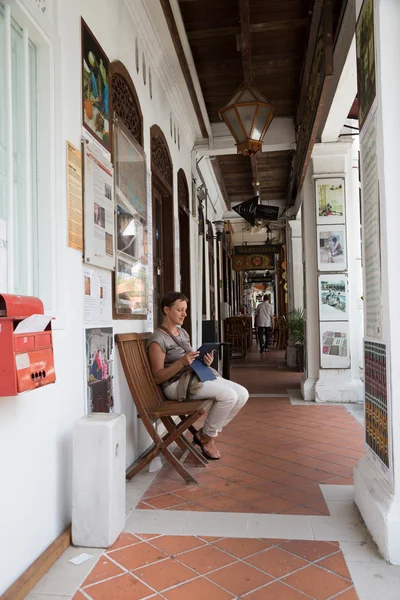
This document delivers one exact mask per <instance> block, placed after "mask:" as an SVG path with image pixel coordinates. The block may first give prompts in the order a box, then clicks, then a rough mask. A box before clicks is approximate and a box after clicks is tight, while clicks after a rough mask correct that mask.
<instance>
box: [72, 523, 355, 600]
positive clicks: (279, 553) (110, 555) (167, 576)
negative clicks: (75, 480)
mask: <svg viewBox="0 0 400 600" xmlns="http://www.w3.org/2000/svg"><path fill="white" fill-rule="evenodd" d="M84 598H86V599H89V598H90V599H91V600H112V599H118V600H136V599H137V600H139V599H142V598H164V599H165V600H203V599H207V600H233V599H234V598H246V599H248V600H306V599H307V598H308V599H310V598H312V599H314V600H328V599H333V598H335V599H337V600H357V598H358V597H357V594H356V593H355V591H354V587H353V584H352V581H351V577H350V574H349V571H348V569H347V566H346V563H345V561H344V558H343V555H342V553H341V551H340V549H339V544H338V543H337V542H315V541H298V540H292V541H291V540H269V539H238V538H212V537H211V538H209V537H194V536H162V535H161V536H154V535H153V536H152V535H139V536H135V535H132V534H122V535H121V536H120V537H119V539H118V541H117V542H116V543H115V544H114V546H112V547H111V548H110V549H109V550H108V551H107V552H106V553H105V554H104V555H103V556H102V557H101V559H100V560H99V561H98V563H97V565H96V566H95V567H94V569H93V570H92V572H91V573H90V575H89V576H88V577H87V578H86V580H85V581H84V582H83V584H82V586H81V588H80V591H78V592H77V593H76V594H75V596H74V600H83V599H84Z"/></svg>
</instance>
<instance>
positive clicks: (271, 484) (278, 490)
mask: <svg viewBox="0 0 400 600" xmlns="http://www.w3.org/2000/svg"><path fill="white" fill-rule="evenodd" d="M252 489H253V490H257V491H258V492H262V493H263V494H264V495H267V496H281V494H283V493H285V492H290V491H291V488H289V487H288V486H287V485H283V484H282V483H280V482H279V481H266V482H265V483H259V484H258V485H254V486H252Z"/></svg>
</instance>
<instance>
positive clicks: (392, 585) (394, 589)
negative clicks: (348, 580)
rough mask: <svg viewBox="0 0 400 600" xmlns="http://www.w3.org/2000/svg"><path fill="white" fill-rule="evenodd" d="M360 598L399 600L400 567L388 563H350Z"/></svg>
mask: <svg viewBox="0 0 400 600" xmlns="http://www.w3.org/2000/svg"><path fill="white" fill-rule="evenodd" d="M348 567H349V571H350V575H351V577H352V579H353V583H354V587H355V588H356V592H357V594H358V597H359V600H399V598H400V567H394V566H393V565H388V564H387V563H384V564H381V565H376V564H374V563H360V562H349V563H348Z"/></svg>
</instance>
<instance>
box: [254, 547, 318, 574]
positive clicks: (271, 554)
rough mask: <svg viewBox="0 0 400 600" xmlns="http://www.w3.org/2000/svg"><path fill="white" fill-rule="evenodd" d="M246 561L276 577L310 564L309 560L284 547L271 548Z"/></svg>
mask: <svg viewBox="0 0 400 600" xmlns="http://www.w3.org/2000/svg"><path fill="white" fill-rule="evenodd" d="M246 562H248V563H250V564H251V565H253V566H254V567H257V568H259V569H261V570H262V571H265V572H266V573H268V575H272V576H273V577H275V578H280V577H283V576H284V575H289V573H293V571H297V570H298V569H301V568H302V567H305V566H306V565H308V564H309V563H308V561H305V560H303V559H302V558H299V557H298V556H293V554H289V553H288V552H285V550H283V549H282V548H270V549H269V550H265V551H264V552H261V553H260V554H257V555H256V556H251V557H250V558H247V559H246Z"/></svg>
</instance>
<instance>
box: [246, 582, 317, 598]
mask: <svg viewBox="0 0 400 600" xmlns="http://www.w3.org/2000/svg"><path fill="white" fill-rule="evenodd" d="M246 600H307V596H304V594H301V593H300V592H297V591H296V590H294V589H293V588H290V587H288V586H287V585H285V584H284V583H281V582H280V581H275V582H274V583H271V584H269V585H267V586H265V587H263V588H261V589H260V590H257V591H256V592H253V593H252V594H249V595H248V596H246Z"/></svg>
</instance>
